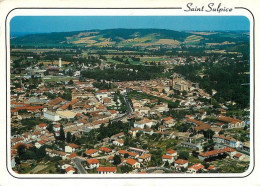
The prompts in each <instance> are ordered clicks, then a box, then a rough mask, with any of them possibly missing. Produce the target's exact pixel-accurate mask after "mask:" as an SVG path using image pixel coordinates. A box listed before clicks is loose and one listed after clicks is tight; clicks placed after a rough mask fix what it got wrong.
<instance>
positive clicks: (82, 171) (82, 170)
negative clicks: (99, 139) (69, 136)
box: [73, 157, 88, 174]
mask: <svg viewBox="0 0 260 186" xmlns="http://www.w3.org/2000/svg"><path fill="white" fill-rule="evenodd" d="M82 161H86V160H85V159H81V158H79V157H76V158H75V159H74V160H73V163H74V165H75V167H76V168H77V170H78V171H79V173H80V174H88V172H87V171H86V170H85V168H84V167H83V166H82V164H81V162H82Z"/></svg>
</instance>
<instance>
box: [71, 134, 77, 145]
mask: <svg viewBox="0 0 260 186" xmlns="http://www.w3.org/2000/svg"><path fill="white" fill-rule="evenodd" d="M75 141H76V136H75V135H74V134H73V135H72V139H71V142H73V143H74V142H75Z"/></svg>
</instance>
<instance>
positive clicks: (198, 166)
mask: <svg viewBox="0 0 260 186" xmlns="http://www.w3.org/2000/svg"><path fill="white" fill-rule="evenodd" d="M203 169H204V166H203V165H202V164H201V163H196V164H194V165H192V166H190V167H189V168H188V171H187V173H197V172H198V171H199V170H203Z"/></svg>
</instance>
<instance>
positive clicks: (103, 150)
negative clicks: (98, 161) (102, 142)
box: [99, 147, 112, 154]
mask: <svg viewBox="0 0 260 186" xmlns="http://www.w3.org/2000/svg"><path fill="white" fill-rule="evenodd" d="M99 152H100V153H102V152H103V153H106V154H109V153H111V152H112V149H110V148H107V147H100V148H99Z"/></svg>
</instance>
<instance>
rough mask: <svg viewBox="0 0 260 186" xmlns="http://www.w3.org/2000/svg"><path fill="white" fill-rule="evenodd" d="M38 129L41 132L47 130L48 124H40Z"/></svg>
mask: <svg viewBox="0 0 260 186" xmlns="http://www.w3.org/2000/svg"><path fill="white" fill-rule="evenodd" d="M37 128H38V129H39V130H45V129H46V128H47V124H46V123H40V124H39V125H38V126H37Z"/></svg>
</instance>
